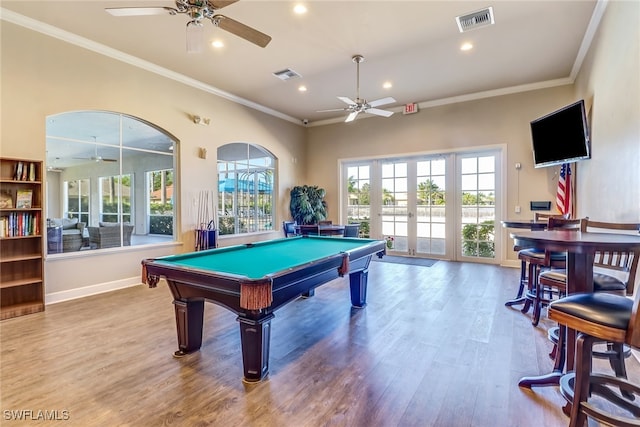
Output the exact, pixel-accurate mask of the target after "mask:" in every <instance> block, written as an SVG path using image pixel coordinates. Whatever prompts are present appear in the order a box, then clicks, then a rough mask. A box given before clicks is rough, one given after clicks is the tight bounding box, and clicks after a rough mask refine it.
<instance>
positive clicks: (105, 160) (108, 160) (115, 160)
mask: <svg viewBox="0 0 640 427" xmlns="http://www.w3.org/2000/svg"><path fill="white" fill-rule="evenodd" d="M100 161H102V162H117V161H118V159H105V158H100Z"/></svg>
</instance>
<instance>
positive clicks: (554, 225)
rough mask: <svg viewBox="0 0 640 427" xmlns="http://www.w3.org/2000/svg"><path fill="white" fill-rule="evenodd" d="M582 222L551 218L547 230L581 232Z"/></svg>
mask: <svg viewBox="0 0 640 427" xmlns="http://www.w3.org/2000/svg"><path fill="white" fill-rule="evenodd" d="M580 226H581V220H579V219H567V218H556V217H550V218H549V222H548V224H547V230H575V231H578V230H580Z"/></svg>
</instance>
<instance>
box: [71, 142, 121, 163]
mask: <svg viewBox="0 0 640 427" xmlns="http://www.w3.org/2000/svg"><path fill="white" fill-rule="evenodd" d="M72 159H74V160H91V161H92V162H96V163H100V162H117V161H118V159H108V158H104V157H102V156H99V155H98V146H95V154H94V155H93V156H91V157H72Z"/></svg>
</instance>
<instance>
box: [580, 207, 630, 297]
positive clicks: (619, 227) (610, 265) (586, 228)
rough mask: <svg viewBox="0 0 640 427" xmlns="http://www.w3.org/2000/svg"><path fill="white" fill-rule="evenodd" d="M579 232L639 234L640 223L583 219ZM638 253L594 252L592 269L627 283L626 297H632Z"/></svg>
mask: <svg viewBox="0 0 640 427" xmlns="http://www.w3.org/2000/svg"><path fill="white" fill-rule="evenodd" d="M580 231H583V232H592V233H598V232H600V233H622V234H638V233H640V223H615V222H602V221H592V220H590V219H589V218H583V219H582V220H581V222H580ZM639 260H640V251H633V250H630V251H615V252H614V251H599V252H596V254H595V258H594V262H593V266H594V268H596V267H597V268H600V269H606V270H608V271H610V272H611V275H612V276H615V277H617V278H619V279H621V280H623V281H626V283H627V291H626V292H627V295H629V296H630V295H633V291H634V289H635V282H636V273H637V271H638V261H639ZM607 274H608V273H607Z"/></svg>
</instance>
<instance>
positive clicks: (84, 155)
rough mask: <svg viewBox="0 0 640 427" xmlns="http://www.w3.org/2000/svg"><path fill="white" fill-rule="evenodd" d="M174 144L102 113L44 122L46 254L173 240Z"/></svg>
mask: <svg viewBox="0 0 640 427" xmlns="http://www.w3.org/2000/svg"><path fill="white" fill-rule="evenodd" d="M176 148H177V140H176V139H175V138H174V137H173V136H172V135H170V134H169V133H167V132H165V131H163V130H162V129H160V128H158V127H156V126H154V125H152V124H150V123H148V122H145V121H144V120H141V119H138V118H135V117H131V116H128V115H125V114H120V113H115V112H109V111H74V112H67V113H62V114H57V115H53V116H49V117H47V158H46V167H47V198H46V200H47V204H46V213H47V236H48V246H49V247H48V252H49V253H58V252H76V251H85V250H95V249H104V248H113V247H120V246H133V245H141V244H151V243H161V242H167V241H173V240H175V239H174V223H175V209H174V197H173V188H174V178H175V177H174V172H173V171H174V167H175V165H174V162H175V156H174V154H173V153H174V151H177V150H176Z"/></svg>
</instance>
